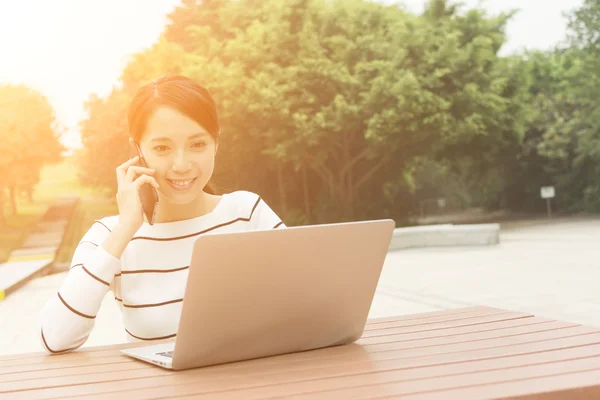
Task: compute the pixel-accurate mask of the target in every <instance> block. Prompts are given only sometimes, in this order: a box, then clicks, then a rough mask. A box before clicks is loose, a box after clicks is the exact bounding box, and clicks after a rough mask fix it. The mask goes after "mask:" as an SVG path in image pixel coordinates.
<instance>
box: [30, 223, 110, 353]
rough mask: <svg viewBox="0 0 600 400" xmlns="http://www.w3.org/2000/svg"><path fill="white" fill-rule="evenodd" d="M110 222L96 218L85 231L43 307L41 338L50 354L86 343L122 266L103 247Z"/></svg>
mask: <svg viewBox="0 0 600 400" xmlns="http://www.w3.org/2000/svg"><path fill="white" fill-rule="evenodd" d="M103 221H104V220H103ZM105 222H106V221H105ZM109 226H110V224H108V223H104V222H102V221H96V222H94V224H93V225H92V226H91V228H90V229H89V231H88V232H86V234H85V235H84V237H83V238H82V240H81V241H80V242H79V244H78V245H77V248H76V249H75V252H74V254H73V259H72V261H71V267H70V269H69V272H68V274H67V277H66V279H65V281H64V282H63V284H62V286H61V287H60V289H59V291H58V293H57V294H56V295H55V296H52V297H51V298H50V299H49V300H48V302H47V303H46V305H45V306H44V308H43V310H42V313H41V315H40V320H41V321H40V322H41V332H40V339H41V341H42V345H43V347H44V348H45V349H46V350H47V351H48V352H49V353H51V354H57V353H64V352H67V351H71V350H75V349H77V348H78V347H80V346H81V345H83V344H84V343H85V341H86V340H87V338H88V336H89V334H90V332H91V331H92V328H93V327H94V322H95V318H96V314H97V313H98V311H99V309H100V306H101V305H102V300H103V299H104V296H105V295H106V293H107V292H108V291H109V289H110V288H111V284H112V282H113V279H114V276H115V274H116V273H118V272H119V270H120V261H119V260H118V259H116V258H115V257H113V256H112V255H111V254H109V253H108V252H106V251H105V250H104V249H102V248H101V247H100V246H101V245H102V243H103V242H104V240H106V238H107V237H108V235H109V234H110V228H109Z"/></svg>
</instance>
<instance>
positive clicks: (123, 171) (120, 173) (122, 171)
mask: <svg viewBox="0 0 600 400" xmlns="http://www.w3.org/2000/svg"><path fill="white" fill-rule="evenodd" d="M139 159H140V158H139V157H138V156H135V157H133V158H130V159H129V160H127V161H125V162H124V163H123V164H121V165H119V166H118V167H117V170H116V173H117V182H119V183H120V182H122V181H123V179H124V178H125V176H126V175H127V169H128V168H129V167H131V166H132V165H134V164H135V163H136V162H138V160H139Z"/></svg>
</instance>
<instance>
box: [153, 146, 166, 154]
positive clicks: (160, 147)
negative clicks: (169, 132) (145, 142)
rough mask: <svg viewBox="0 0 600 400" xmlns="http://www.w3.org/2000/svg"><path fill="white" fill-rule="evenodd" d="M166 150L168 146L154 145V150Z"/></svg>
mask: <svg viewBox="0 0 600 400" xmlns="http://www.w3.org/2000/svg"><path fill="white" fill-rule="evenodd" d="M168 150H169V148H168V147H167V146H164V145H158V146H154V151H156V152H157V153H164V152H165V151H168Z"/></svg>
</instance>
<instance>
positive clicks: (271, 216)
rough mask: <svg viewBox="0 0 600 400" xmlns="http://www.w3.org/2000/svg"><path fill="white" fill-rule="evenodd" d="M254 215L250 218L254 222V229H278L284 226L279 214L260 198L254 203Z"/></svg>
mask: <svg viewBox="0 0 600 400" xmlns="http://www.w3.org/2000/svg"><path fill="white" fill-rule="evenodd" d="M254 212H255V214H256V215H255V216H254V217H253V218H252V219H253V223H254V229H256V230H267V229H278V228H285V227H286V226H285V224H284V223H283V221H282V220H281V218H279V216H278V215H277V214H276V213H275V211H273V210H272V209H271V207H269V205H268V204H267V203H266V202H265V201H264V200H262V199H260V200H259V202H258V203H257V205H256V210H255V211H254Z"/></svg>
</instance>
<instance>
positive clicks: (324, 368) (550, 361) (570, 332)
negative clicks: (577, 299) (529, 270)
mask: <svg viewBox="0 0 600 400" xmlns="http://www.w3.org/2000/svg"><path fill="white" fill-rule="evenodd" d="M154 343H155V342H154ZM134 345H139V343H137V344H134ZM130 346H132V344H126V345H116V346H105V347H95V348H85V349H80V350H78V351H76V352H73V353H69V354H63V355H53V356H48V355H44V354H43V353H35V354H34V353H30V354H16V355H6V356H3V357H0V399H10V400H21V399H33V398H35V399H50V398H66V397H68V398H69V399H79V398H81V399H88V400H91V399H107V398H110V399H127V400H135V399H147V398H153V399H155V398H169V399H172V398H177V399H187V398H190V399H192V398H193V399H205V398H206V399H228V400H233V399H244V400H249V399H260V398H286V399H288V398H293V399H311V400H312V399H367V398H385V397H387V398H402V399H410V400H437V399H440V400H452V399H460V400H469V399H492V398H494V399H498V398H513V399H516V398H519V399H570V400H572V399H575V400H577V399H593V398H600V329H598V328H592V327H585V326H580V325H578V324H573V323H569V322H562V321H555V320H551V319H547V318H541V317H536V316H533V315H530V314H525V313H518V312H511V311H506V310H501V309H495V308H488V307H470V308H462V309H452V310H446V311H440V312H433V313H426V314H418V315H406V316H398V317H391V318H380V319H373V320H369V321H368V323H367V326H366V328H365V331H364V334H363V336H362V338H361V339H360V340H359V341H358V342H357V343H355V344H351V345H346V346H339V347H332V348H327V349H320V350H314V351H309V352H303V353H295V354H287V355H282V356H275V357H268V358H263V359H257V360H250V361H243V362H237V363H231V364H225V365H218V366H213V367H207V368H198V369H192V370H186V371H180V372H173V371H167V370H164V369H161V368H159V367H155V366H152V365H149V364H146V363H143V362H140V361H137V360H133V359H130V358H128V357H126V356H124V355H121V354H120V353H119V349H121V348H124V347H130Z"/></svg>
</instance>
